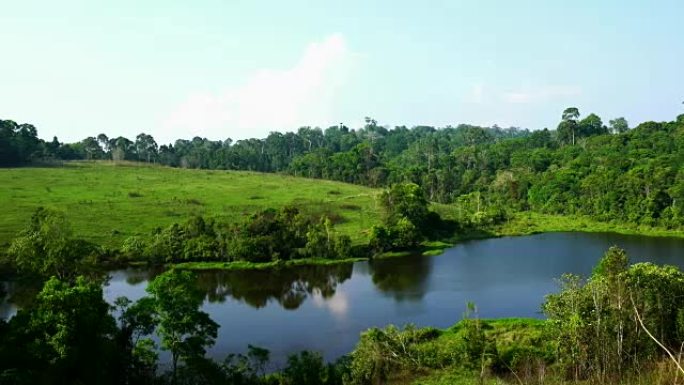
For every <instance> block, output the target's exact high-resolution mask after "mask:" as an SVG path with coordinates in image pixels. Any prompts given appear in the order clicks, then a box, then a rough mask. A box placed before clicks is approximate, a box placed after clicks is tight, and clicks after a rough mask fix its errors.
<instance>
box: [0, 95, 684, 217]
mask: <svg viewBox="0 0 684 385" xmlns="http://www.w3.org/2000/svg"><path fill="white" fill-rule="evenodd" d="M683 146H684V114H682V115H679V116H677V117H676V118H675V120H673V121H670V122H644V123H641V124H639V125H638V126H636V127H633V128H631V127H630V126H629V124H628V122H627V121H626V120H625V119H624V118H616V119H612V120H609V122H608V124H607V125H606V124H605V123H604V122H603V120H602V119H601V118H600V117H599V116H597V115H596V114H589V115H587V116H585V117H583V118H582V117H581V115H580V111H579V110H578V109H577V108H574V107H570V108H567V109H565V110H564V111H563V112H562V114H561V118H560V122H559V123H558V126H557V127H556V128H555V129H542V130H534V131H530V130H527V129H519V128H515V127H510V128H505V129H504V128H500V127H497V126H494V127H477V126H470V125H459V126H456V127H450V126H447V127H443V128H434V127H429V126H416V127H412V128H407V127H404V126H399V127H394V128H392V129H388V128H386V127H384V126H381V125H378V123H377V122H376V121H375V120H373V119H371V118H367V119H366V125H365V126H364V127H361V128H358V129H350V128H348V127H346V126H344V125H340V126H332V127H329V128H327V129H325V130H322V129H320V128H311V127H302V128H300V129H299V130H298V131H297V132H287V133H284V134H283V133H280V132H272V133H271V134H270V135H269V136H268V137H266V138H264V139H244V140H238V141H235V142H233V141H232V140H230V139H226V140H224V141H212V140H208V139H205V138H199V137H195V138H193V139H192V140H183V139H179V140H177V141H176V142H175V143H173V144H168V145H158V144H157V143H156V142H155V140H154V138H153V137H152V136H150V135H147V134H144V133H141V134H140V135H138V136H137V137H136V138H135V140H131V139H128V138H124V137H116V138H109V137H108V136H107V135H105V134H100V135H98V136H97V137H95V136H93V137H88V138H86V139H84V140H82V141H81V142H78V143H71V144H64V143H61V142H59V140H58V139H57V138H54V139H53V140H52V141H49V142H48V141H43V140H41V139H39V138H38V136H37V130H36V128H35V127H34V126H32V125H30V124H17V123H15V122H13V121H10V120H4V121H0V166H20V165H30V164H40V163H50V162H56V161H57V162H58V161H64V160H74V159H86V160H87V159H108V160H113V161H123V160H131V161H138V162H147V163H157V164H162V165H168V166H172V167H185V168H199V169H219V170H252V171H260V172H277V173H287V174H291V175H296V176H304V177H308V178H321V179H329V180H336V181H342V182H346V183H354V184H361V185H366V186H372V187H387V186H391V185H393V184H397V183H407V182H409V183H415V184H417V185H419V186H420V187H421V188H422V189H423V190H424V191H425V193H426V196H427V199H428V200H430V201H433V202H442V203H453V202H460V203H467V204H470V205H475V206H476V210H475V211H478V212H480V211H482V212H484V211H487V210H490V209H491V210H492V211H497V210H506V211H528V210H529V211H535V212H540V213H549V214H561V215H589V216H591V217H592V218H595V219H597V220H601V221H615V222H622V223H632V224H638V225H645V226H657V227H664V228H680V227H681V224H682V216H683V215H684V206H683V204H682V202H684V172H683V171H681V170H682V162H683V158H682V155H681V154H683V153H684V151H683V150H684V148H683Z"/></svg>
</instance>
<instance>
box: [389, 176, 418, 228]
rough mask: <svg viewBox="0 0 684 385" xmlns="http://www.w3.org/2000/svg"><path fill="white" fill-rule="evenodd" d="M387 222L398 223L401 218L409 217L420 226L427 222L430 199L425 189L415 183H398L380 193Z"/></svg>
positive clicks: (392, 224) (390, 223) (391, 224)
mask: <svg viewBox="0 0 684 385" xmlns="http://www.w3.org/2000/svg"><path fill="white" fill-rule="evenodd" d="M379 200H380V205H381V206H382V208H383V211H384V216H385V223H386V224H387V225H388V226H394V225H396V224H397V223H398V222H399V220H400V219H401V218H406V219H408V220H409V221H410V222H411V223H413V225H415V226H416V227H418V228H421V226H423V225H425V224H426V221H427V217H428V212H429V211H428V200H427V197H426V196H425V192H424V191H423V189H422V188H421V187H420V186H418V185H417V184H415V183H398V184H395V185H393V186H392V187H390V188H389V189H388V190H385V191H383V192H382V193H381V194H380V198H379Z"/></svg>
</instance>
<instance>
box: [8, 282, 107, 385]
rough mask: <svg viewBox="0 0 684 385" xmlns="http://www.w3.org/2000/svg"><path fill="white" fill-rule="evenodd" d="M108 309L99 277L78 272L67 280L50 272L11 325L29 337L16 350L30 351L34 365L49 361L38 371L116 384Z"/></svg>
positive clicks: (65, 380) (69, 380) (54, 376)
mask: <svg viewBox="0 0 684 385" xmlns="http://www.w3.org/2000/svg"><path fill="white" fill-rule="evenodd" d="M109 309H110V306H109V304H107V303H106V302H105V301H104V299H103V298H102V287H101V284H100V282H92V281H88V280H87V279H85V278H84V277H78V278H77V279H76V280H75V281H74V282H73V284H70V283H68V282H64V281H61V280H59V279H57V278H54V277H53V278H51V279H50V280H48V281H47V282H46V283H45V285H44V287H43V289H42V290H41V292H40V293H39V294H38V295H37V296H36V302H35V304H34V305H33V307H31V308H30V309H28V310H22V311H21V312H20V314H18V315H17V317H15V318H16V320H15V319H13V320H12V323H13V324H12V325H11V326H12V327H13V328H15V330H17V332H18V333H20V334H25V335H26V336H27V337H29V340H30V342H29V343H28V345H26V346H23V347H22V348H21V349H20V350H23V349H26V352H28V353H29V354H33V355H34V357H33V359H34V360H35V361H33V362H32V364H33V365H35V366H34V367H36V366H38V367H40V364H39V362H41V361H44V362H46V363H49V364H50V365H49V366H47V373H41V372H38V373H36V376H38V377H41V376H46V377H47V378H48V379H49V380H50V381H54V380H55V379H60V381H63V383H74V384H77V383H81V384H94V383H116V382H117V381H116V378H117V377H118V376H119V373H117V370H116V358H115V354H116V350H115V346H114V344H113V336H114V334H115V331H116V325H115V322H114V319H113V317H112V316H111V315H110V314H109ZM36 362H38V364H37V363H36ZM50 377H52V378H50ZM32 382H33V381H32ZM38 382H41V383H43V382H42V381H35V383H38ZM57 383H58V382H57Z"/></svg>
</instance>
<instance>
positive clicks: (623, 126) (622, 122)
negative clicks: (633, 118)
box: [608, 117, 629, 134]
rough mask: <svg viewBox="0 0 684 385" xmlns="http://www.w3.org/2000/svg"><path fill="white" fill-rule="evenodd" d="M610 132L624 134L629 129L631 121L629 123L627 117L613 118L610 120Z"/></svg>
mask: <svg viewBox="0 0 684 385" xmlns="http://www.w3.org/2000/svg"><path fill="white" fill-rule="evenodd" d="M608 125H609V128H610V132H611V133H613V134H622V133H624V132H627V131H629V123H627V119H625V118H622V117H620V118H615V119H611V120H610V121H609V122H608Z"/></svg>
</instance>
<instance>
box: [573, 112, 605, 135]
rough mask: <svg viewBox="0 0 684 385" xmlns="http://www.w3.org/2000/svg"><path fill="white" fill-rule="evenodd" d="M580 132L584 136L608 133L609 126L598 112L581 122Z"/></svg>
mask: <svg viewBox="0 0 684 385" xmlns="http://www.w3.org/2000/svg"><path fill="white" fill-rule="evenodd" d="M578 125H579V133H580V135H581V136H582V137H587V136H593V135H602V134H607V133H608V128H606V126H604V125H603V121H602V120H601V118H600V117H599V116H598V115H596V114H589V115H587V117H586V118H584V119H582V120H581V121H580V122H579V123H578Z"/></svg>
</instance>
